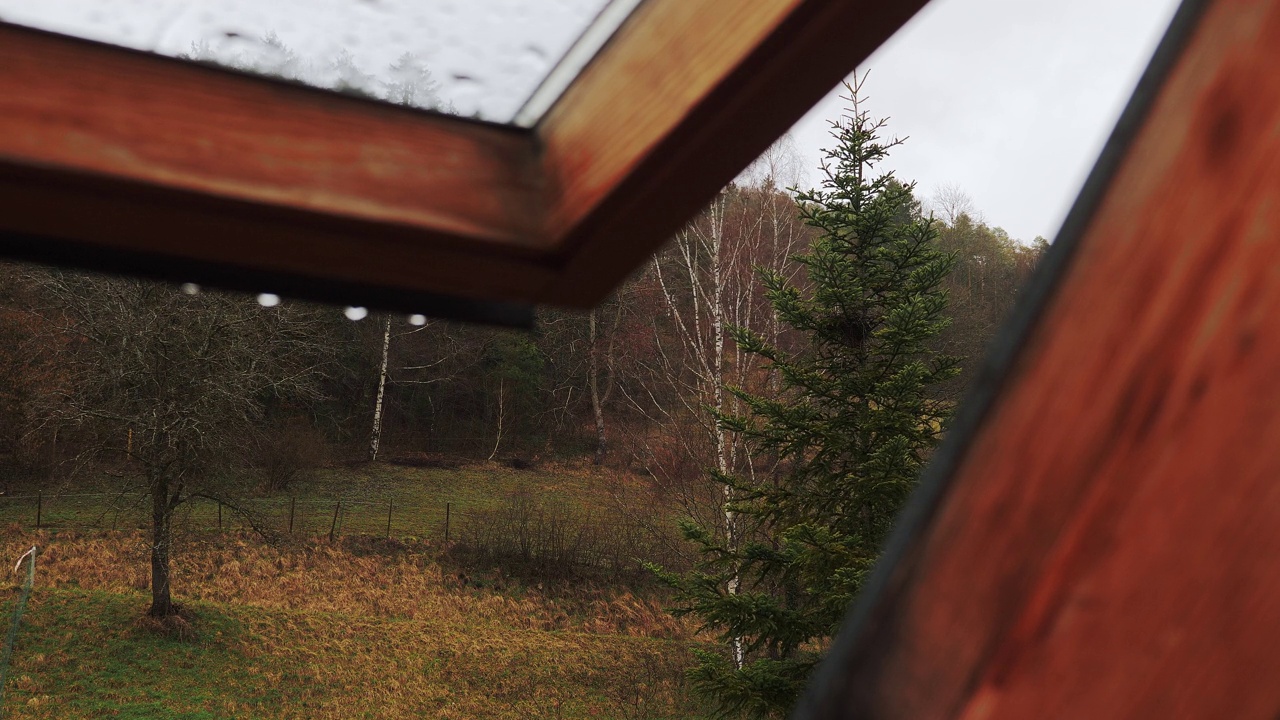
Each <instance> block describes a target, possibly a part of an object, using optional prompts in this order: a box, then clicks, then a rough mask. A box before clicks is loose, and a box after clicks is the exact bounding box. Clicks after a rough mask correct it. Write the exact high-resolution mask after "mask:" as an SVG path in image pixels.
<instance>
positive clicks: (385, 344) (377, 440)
mask: <svg viewBox="0 0 1280 720" xmlns="http://www.w3.org/2000/svg"><path fill="white" fill-rule="evenodd" d="M390 350H391V316H390V315H388V316H387V322H386V324H385V325H384V326H383V331H382V369H381V370H379V371H378V399H377V401H376V402H374V404H373V433H372V435H371V436H370V438H369V462H373V461H374V460H377V459H378V446H379V445H380V444H381V443H382V397H383V394H384V393H385V392H386V388H387V357H388V355H389V354H390V352H389V351H390Z"/></svg>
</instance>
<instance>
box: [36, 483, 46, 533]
mask: <svg viewBox="0 0 1280 720" xmlns="http://www.w3.org/2000/svg"><path fill="white" fill-rule="evenodd" d="M42 510H44V493H43V492H42V491H40V490H37V491H36V529H37V530H39V529H40V512H41V511H42Z"/></svg>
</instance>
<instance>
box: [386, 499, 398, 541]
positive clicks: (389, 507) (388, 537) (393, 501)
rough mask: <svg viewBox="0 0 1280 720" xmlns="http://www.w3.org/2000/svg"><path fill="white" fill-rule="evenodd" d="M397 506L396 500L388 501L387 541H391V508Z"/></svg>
mask: <svg viewBox="0 0 1280 720" xmlns="http://www.w3.org/2000/svg"><path fill="white" fill-rule="evenodd" d="M395 505H396V501H395V500H394V499H392V500H388V501H387V539H388V540H390V539H391V508H393V507H395Z"/></svg>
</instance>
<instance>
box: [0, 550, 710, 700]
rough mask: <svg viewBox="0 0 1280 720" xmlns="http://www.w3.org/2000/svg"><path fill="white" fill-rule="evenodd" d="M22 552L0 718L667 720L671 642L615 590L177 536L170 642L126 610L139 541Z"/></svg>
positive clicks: (418, 559) (684, 636)
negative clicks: (27, 566) (25, 588)
mask: <svg viewBox="0 0 1280 720" xmlns="http://www.w3.org/2000/svg"><path fill="white" fill-rule="evenodd" d="M32 544H37V545H39V546H40V547H41V548H42V552H41V555H40V557H39V562H38V566H37V568H38V569H37V587H36V592H35V593H34V594H33V596H32V603H31V608H30V611H29V612H28V616H27V619H26V620H25V621H24V623H25V625H24V629H23V637H24V639H23V640H22V641H21V642H20V643H19V652H18V653H17V655H15V659H14V668H13V670H14V674H13V678H14V680H13V681H12V684H11V685H10V686H9V688H8V693H7V695H6V702H5V709H6V714H7V715H10V716H14V717H30V718H46V717H47V718H54V717H57V718H64V717H99V716H113V715H121V716H127V717H164V718H169V717H173V718H177V717H182V718H205V717H281V718H348V717H377V718H416V717H436V718H478V717H493V718H520V719H522V720H523V719H525V718H531V717H534V718H588V717H618V718H629V717H634V718H675V717H686V716H688V714H689V712H690V711H689V708H690V707H691V706H690V704H689V700H688V688H687V687H686V686H685V684H684V680H683V676H682V673H683V671H684V669H685V668H686V667H687V665H688V664H689V662H690V658H689V654H688V647H689V646H690V644H691V642H692V641H691V640H690V638H691V635H692V633H691V630H690V627H689V626H688V625H686V624H685V623H683V622H681V621H678V620H676V619H673V618H672V617H671V616H670V615H668V614H667V613H665V612H664V611H662V609H661V607H660V605H659V603H658V602H657V601H656V600H653V599H649V598H640V597H636V596H635V595H633V594H632V593H630V592H626V591H609V590H606V589H595V590H591V591H587V592H583V593H574V594H570V593H556V594H552V593H543V592H540V591H538V590H537V589H536V588H524V587H519V586H514V585H509V584H506V582H505V581H504V580H503V579H502V578H489V579H488V581H487V582H488V584H489V586H488V587H475V586H474V585H473V584H463V582H462V581H461V580H460V579H459V577H458V576H457V575H456V574H454V573H449V572H447V571H444V570H442V568H441V566H440V565H439V564H437V563H436V562H435V561H434V559H433V557H434V556H433V553H432V551H431V548H430V547H429V546H420V545H412V544H403V543H399V542H395V541H385V540H370V539H364V540H354V539H353V540H349V541H346V542H342V543H337V544H334V545H330V544H328V543H327V542H324V541H310V542H303V543H298V544H285V545H279V546H272V545H266V544H263V543H261V542H258V541H256V540H255V539H254V538H252V537H250V536H234V535H225V536H218V535H210V536H206V537H202V538H200V539H199V541H198V542H197V541H196V540H195V539H194V538H191V537H188V538H187V539H186V540H185V542H184V543H183V546H182V547H181V548H180V553H179V554H178V556H177V558H176V561H175V566H176V570H177V573H176V576H175V580H174V587H175V597H176V599H177V600H179V601H180V602H183V603H186V606H187V608H188V610H189V611H190V615H189V619H184V621H183V628H182V630H183V632H181V633H174V632H172V631H171V629H170V628H164V632H157V631H156V629H155V628H151V627H149V626H145V625H146V621H144V620H140V618H141V617H142V615H143V612H144V611H145V608H146V602H147V599H148V595H147V593H146V589H147V579H148V578H147V575H146V571H147V567H148V566H147V563H146V558H147V555H146V541H145V536H143V535H142V534H140V533H133V532H120V533H103V534H80V533H59V534H56V535H50V534H48V533H44V532H24V531H20V530H18V529H16V528H12V529H10V530H8V531H5V532H3V533H0V561H3V558H6V557H13V558H16V557H17V556H18V555H19V554H21V552H22V551H23V550H25V548H27V547H30V545H32Z"/></svg>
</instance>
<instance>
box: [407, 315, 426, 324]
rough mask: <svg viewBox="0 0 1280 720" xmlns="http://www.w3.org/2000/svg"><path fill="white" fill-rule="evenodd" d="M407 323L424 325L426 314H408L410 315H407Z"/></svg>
mask: <svg viewBox="0 0 1280 720" xmlns="http://www.w3.org/2000/svg"><path fill="white" fill-rule="evenodd" d="M409 324H410V325H418V326H422V325H426V324H427V316H426V315H410V316H409Z"/></svg>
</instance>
